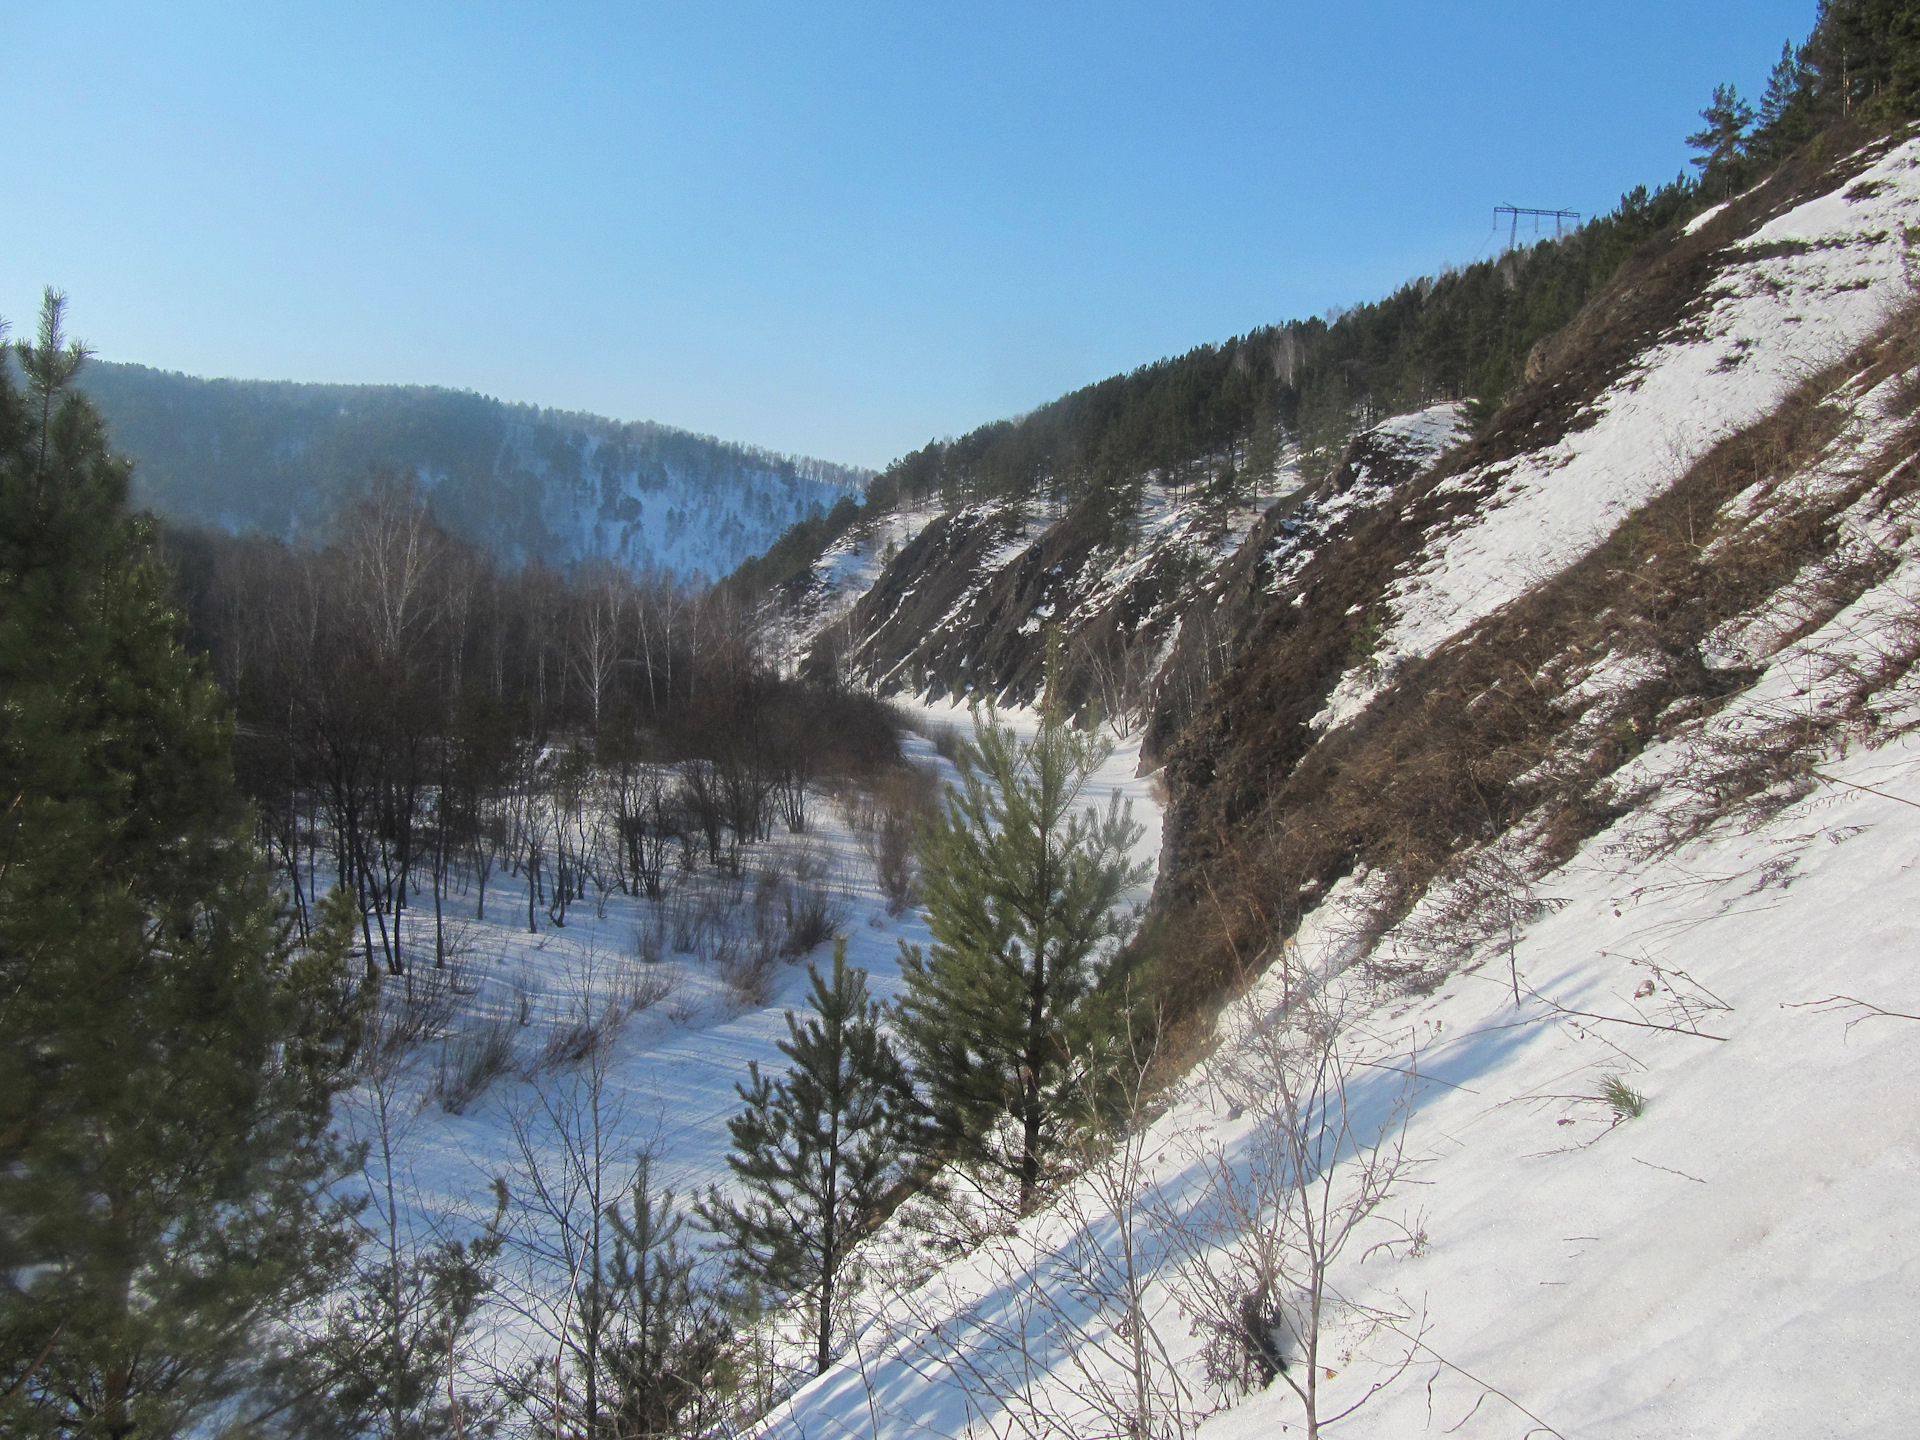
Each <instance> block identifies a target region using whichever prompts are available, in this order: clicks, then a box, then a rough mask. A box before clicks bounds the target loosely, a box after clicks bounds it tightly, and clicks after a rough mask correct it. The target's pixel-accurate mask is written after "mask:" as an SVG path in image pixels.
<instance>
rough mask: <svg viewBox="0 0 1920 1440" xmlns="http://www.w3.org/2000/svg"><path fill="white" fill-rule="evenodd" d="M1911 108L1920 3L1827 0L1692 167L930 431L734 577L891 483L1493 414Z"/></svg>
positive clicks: (1098, 481)
mask: <svg viewBox="0 0 1920 1440" xmlns="http://www.w3.org/2000/svg"><path fill="white" fill-rule="evenodd" d="M1916 114H1920V19H1917V18H1916V16H1915V12H1914V8H1913V6H1912V5H1911V4H1909V3H1906V0H1821V4H1820V8H1819V13H1818V17H1817V19H1816V21H1815V24H1814V26H1813V29H1812V32H1811V33H1810V35H1809V36H1808V38H1807V40H1806V41H1805V42H1804V43H1803V44H1799V45H1794V44H1792V43H1790V42H1789V43H1787V44H1786V45H1785V47H1784V51H1783V54H1782V56H1781V59H1780V61H1779V63H1778V64H1777V65H1776V66H1775V68H1774V70H1773V73H1772V75H1771V77H1770V80H1769V84H1768V87H1767V90H1766V93H1765V95H1764V96H1763V97H1761V100H1760V104H1759V106H1758V108H1756V107H1755V106H1754V105H1752V104H1749V103H1748V102H1747V101H1745V100H1743V99H1742V98H1741V97H1740V96H1739V95H1738V94H1737V93H1736V92H1735V90H1734V89H1733V87H1731V86H1724V85H1723V86H1720V87H1718V88H1717V89H1716V91H1715V93H1714V96H1713V100H1712V102H1711V103H1710V104H1709V105H1708V107H1707V108H1706V110H1704V111H1703V112H1702V119H1703V121H1704V125H1703V128H1702V129H1701V130H1700V131H1699V132H1697V133H1696V134H1694V135H1692V136H1689V137H1688V142H1689V144H1690V145H1691V146H1692V147H1693V148H1694V149H1695V150H1696V151H1697V152H1698V154H1697V157H1696V159H1695V160H1694V162H1693V171H1694V173H1693V174H1691V175H1686V174H1683V175H1680V176H1677V177H1676V178H1674V179H1673V180H1670V181H1667V182H1666V183H1664V184H1661V185H1658V186H1655V187H1652V188H1649V187H1648V186H1646V185H1641V186H1637V187H1635V188H1634V189H1633V190H1632V191H1630V192H1628V193H1627V194H1626V195H1624V196H1622V197H1621V200H1620V203H1619V205H1618V206H1616V207H1615V208H1614V210H1613V211H1611V212H1610V213H1608V214H1606V215H1603V216H1599V217H1596V218H1594V219H1591V220H1589V221H1587V222H1586V223H1584V224H1582V225H1579V226H1578V227H1577V228H1575V229H1573V230H1572V231H1571V232H1570V233H1569V234H1567V235H1565V236H1562V237H1557V238H1554V239H1548V240H1541V241H1539V242H1538V243H1535V244H1531V245H1526V246H1522V247H1520V248H1516V249H1513V250H1509V251H1506V252H1505V253H1502V254H1500V255H1498V256H1496V257H1494V258H1491V259H1487V260H1481V261H1477V262H1475V263H1473V264H1469V265H1466V266H1463V267H1459V268H1449V269H1447V270H1445V271H1443V272H1442V273H1440V274H1438V275H1434V276H1424V277H1421V278H1419V279H1416V280H1412V281H1409V282H1408V283H1407V284H1405V285H1403V286H1401V287H1400V288H1399V289H1398V290H1396V291H1394V293H1393V294H1391V295H1389V296H1387V297H1385V298H1384V299H1381V300H1374V301H1367V302H1363V303H1360V304H1356V305H1354V306H1352V307H1351V308H1347V309H1338V308H1336V309H1335V310H1332V311H1329V312H1328V314H1327V315H1326V316H1315V317H1310V318H1307V319H1302V320H1290V321H1286V322H1284V323H1280V324H1274V325H1265V326H1260V327H1257V328H1255V329H1252V330H1249V331H1248V332H1247V333H1245V334H1244V335H1239V336H1235V337H1233V338H1231V339H1228V340H1226V341H1223V342H1221V343H1219V344H1215V345H1202V346H1198V347H1196V348H1195V349H1193V350H1190V351H1188V352H1187V353H1186V354H1185V355H1180V356H1174V357H1169V358H1167V359H1164V360H1159V361H1155V362H1152V363H1150V364H1146V365H1142V366H1140V367H1139V368H1137V369H1135V370H1132V371H1130V372H1128V373H1126V374H1124V375H1114V376H1110V377H1109V378H1107V379H1105V380H1101V381H1097V382H1095V383H1094V384H1091V385H1088V386H1085V387H1083V388H1081V389H1079V390H1076V391H1073V392H1072V393H1070V394H1068V395H1064V396H1062V397H1061V398H1059V399H1057V400H1053V401H1049V402H1048V403H1047V404H1044V405H1042V406H1040V407H1039V408H1037V409H1035V410H1033V411H1032V412H1030V413H1029V414H1027V415H1024V416H1021V417H1018V418H1016V419H1007V420H996V421H993V422H990V423H988V424H985V425H982V426H979V427H978V428H976V429H974V430H971V431H969V432H967V433H966V434H965V435H962V436H960V437H959V438H957V439H942V440H934V441H931V442H930V443H928V444H927V445H925V446H923V447H922V448H920V449H919V450H916V451H914V452H912V453H910V454H908V455H905V456H902V457H901V458H900V459H898V460H896V461H894V462H893V463H892V464H891V465H889V466H888V467H887V468H886V469H885V470H883V471H882V472H881V473H880V474H879V475H878V476H876V477H874V479H873V480H872V481H871V482H870V483H869V484H868V486H867V491H866V499H865V505H864V507H862V508H861V509H859V510H856V509H855V508H854V507H852V506H851V505H849V506H844V507H841V508H840V510H839V511H838V512H837V514H836V515H834V516H831V517H824V518H810V519H809V520H808V521H806V522H804V523H803V524H801V525H799V526H796V527H795V528H794V529H793V530H792V531H790V532H788V533H787V534H786V535H784V536H782V537H781V540H780V541H779V542H778V543H777V544H776V545H775V546H773V547H772V549H771V550H769V552H768V553H767V554H766V555H765V556H762V557H759V558H757V559H755V560H754V561H751V562H749V563H748V564H747V565H745V566H743V567H742V568H741V570H740V572H739V574H738V576H737V577H736V583H738V584H740V585H742V586H744V587H746V588H748V589H766V588H770V587H772V586H775V585H779V584H782V583H785V582H787V581H789V580H791V579H792V578H793V577H794V575H795V574H796V572H798V571H799V570H802V569H804V567H805V566H806V565H807V564H809V563H811V561H812V560H813V559H814V558H816V557H817V556H818V555H819V554H820V553H821V551H823V550H824V549H825V548H826V546H827V545H829V544H831V543H832V541H833V540H834V539H835V538H837V537H838V536H839V535H840V534H842V533H844V532H845V531H846V530H847V529H848V528H850V527H851V526H852V525H853V524H854V523H856V522H857V521H858V520H859V519H861V518H870V517H871V516H873V515H874V514H876V513H878V512H880V511H884V510H888V509H891V508H893V507H894V506H895V505H897V504H898V503H900V502H901V501H903V500H904V501H926V500H929V499H932V500H937V501H938V502H939V503H940V504H941V505H943V506H947V507H953V506H958V505H962V504H966V503H968V502H971V501H977V500H988V499H1010V498H1011V499H1018V498H1020V497H1023V496H1041V495H1046V496H1049V497H1052V498H1060V499H1066V500H1069V501H1075V502H1083V503H1086V504H1088V505H1089V506H1090V507H1091V509H1092V510H1093V511H1094V512H1096V513H1098V514H1102V515H1104V514H1108V513H1111V512H1114V511H1116V510H1118V511H1122V512H1124V511H1125V510H1126V509H1127V508H1128V507H1130V506H1131V505H1133V504H1135V503H1137V497H1138V486H1139V484H1140V482H1141V481H1142V480H1143V479H1144V478H1145V477H1147V476H1149V475H1153V474H1159V475H1161V476H1164V477H1167V478H1168V479H1170V480H1171V481H1173V482H1174V483H1176V484H1185V483H1193V482H1195V481H1206V480H1214V481H1217V482H1220V483H1224V484H1225V485H1227V486H1229V487H1231V485H1232V484H1233V483H1234V481H1235V474H1234V472H1235V471H1236V470H1237V469H1248V468H1253V469H1259V468H1262V467H1270V466H1271V465H1272V463H1273V460H1274V458H1275V457H1276V455H1277V453H1278V451H1279V448H1280V447H1281V446H1282V445H1283V444H1286V443H1291V444H1294V445H1296V446H1297V447H1298V449H1299V452H1300V458H1301V469H1302V472H1303V474H1304V476H1305V477H1306V478H1307V479H1309V480H1311V479H1317V478H1319V476H1321V475H1323V474H1324V473H1326V471H1328V470H1329V469H1331V468H1332V467H1333V466H1334V465H1336V464H1337V463H1338V461H1339V459H1340V456H1341V453H1342V451H1343V450H1344V448H1345V446H1346V443H1347V441H1348V440H1349V439H1350V438H1351V437H1352V436H1353V434H1354V433H1356V431H1358V430H1360V429H1363V428H1365V427H1366V426H1367V425H1368V424H1370V423H1372V422H1373V421H1374V420H1376V419H1378V418H1380V417H1382V416H1386V415H1393V414H1400V413H1404V412H1406V411H1409V410H1414V409H1417V408H1419V407H1420V406H1422V405H1426V404H1430V403H1432V402H1434V401H1439V400H1460V401H1469V402H1471V403H1472V405H1473V414H1474V415H1475V416H1476V418H1478V419H1480V420H1483V421H1484V420H1486V419H1489V418H1491V416H1492V415H1493V413H1494V412H1495V411H1496V410H1497V409H1498V408H1499V406H1500V404H1501V403H1502V402H1503V401H1504V400H1505V398H1506V397H1507V396H1508V395H1509V394H1510V393H1511V392H1512V391H1513V389H1514V387H1515V386H1516V385H1517V384H1519V383H1520V382H1521V381H1522V380H1523V379H1524V378H1525V377H1526V373H1527V365H1528V360H1529V357H1530V356H1532V355H1533V353H1534V351H1535V347H1537V346H1539V345H1540V344H1541V342H1542V341H1543V340H1546V339H1547V338H1548V337H1550V336H1552V335H1553V334H1555V333H1556V332H1557V331H1559V330H1561V329H1563V328H1564V327H1565V326H1566V325H1567V324H1568V323H1569V322H1571V321H1572V320H1573V318H1574V317H1575V316H1576V315H1577V314H1578V313H1579V312H1580V310H1581V308H1582V307H1583V306H1584V305H1585V304H1586V303H1587V302H1588V301H1589V300H1590V299H1592V298H1593V296H1594V295H1596V294H1597V293H1598V292H1599V291H1600V289H1601V287H1603V286H1604V285H1605V284H1606V282H1607V281H1608V280H1609V279H1610V278H1611V277H1612V276H1613V275H1614V274H1615V273H1616V272H1617V271H1618V270H1619V268H1620V266H1621V265H1622V264H1623V263H1624V262H1625V261H1626V260H1627V259H1628V258H1629V257H1631V256H1633V255H1634V254H1635V253H1636V252H1638V251H1640V250H1641V249H1642V248H1643V247H1645V246H1646V245H1648V244H1649V242H1652V241H1654V240H1656V239H1657V238H1658V237H1660V236H1662V235H1666V234H1670V233H1671V232H1672V231H1673V230H1674V229H1675V228H1676V227H1678V226H1680V225H1682V224H1684V223H1685V222H1686V221H1688V220H1690V219H1691V218H1693V217H1694V216H1695V215H1698V214H1699V213H1700V212H1701V211H1703V210H1705V209H1706V208H1707V207H1708V206H1710V205H1714V204H1717V203H1719V202H1720V201H1722V200H1724V199H1726V198H1727V197H1728V196H1729V195H1730V194H1732V193H1734V192H1736V191H1738V190H1740V189H1743V188H1745V187H1746V186H1747V185H1750V184H1752V183H1753V182H1754V181H1755V180H1757V179H1759V178H1760V177H1761V176H1762V175H1763V174H1765V173H1766V172H1767V171H1768V170H1769V169H1771V168H1772V167H1774V166H1776V165H1778V164H1779V163H1781V162H1782V161H1783V160H1785V159H1786V158H1787V157H1788V156H1789V155H1790V154H1791V153H1792V152H1793V151H1794V150H1795V149H1797V148H1798V147H1800V146H1802V145H1805V144H1807V143H1809V142H1810V141H1813V140H1814V139H1815V138H1816V137H1818V136H1820V135H1821V134H1822V133H1823V132H1825V131H1827V130H1829V129H1831V128H1832V127H1835V126H1847V127H1851V128H1852V130H1853V132H1854V133H1856V134H1858V135H1860V136H1865V135H1866V134H1868V133H1871V132H1872V131H1873V130H1874V129H1875V128H1878V127H1884V126H1886V125H1888V124H1891V123H1894V122H1897V121H1900V120H1903V119H1908V118H1911V117H1913V116H1914V115H1916Z"/></svg>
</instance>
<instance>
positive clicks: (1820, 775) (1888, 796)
mask: <svg viewBox="0 0 1920 1440" xmlns="http://www.w3.org/2000/svg"><path fill="white" fill-rule="evenodd" d="M1812 774H1813V777H1814V778H1815V779H1816V780H1824V781H1826V782H1827V783H1828V784H1829V785H1844V786H1846V787H1847V788H1848V789H1849V790H1864V791H1865V792H1866V793H1867V794H1869V795H1878V796H1879V797H1880V798H1881V799H1882V800H1895V801H1898V802H1899V803H1900V804H1902V805H1911V806H1913V808H1914V809H1916V810H1920V800H1909V799H1907V797H1906V796H1904V795H1894V794H1892V793H1890V792H1888V791H1886V790H1876V789H1874V788H1873V786H1871V785H1856V784H1854V783H1853V781H1851V780H1842V779H1841V778H1840V777H1839V776H1838V775H1829V774H1827V773H1826V771H1824V770H1815V771H1813V772H1812Z"/></svg>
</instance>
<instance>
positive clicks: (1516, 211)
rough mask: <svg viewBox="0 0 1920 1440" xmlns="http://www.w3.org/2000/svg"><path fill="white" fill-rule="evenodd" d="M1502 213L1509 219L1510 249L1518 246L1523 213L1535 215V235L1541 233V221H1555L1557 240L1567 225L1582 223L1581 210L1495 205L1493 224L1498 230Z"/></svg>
mask: <svg viewBox="0 0 1920 1440" xmlns="http://www.w3.org/2000/svg"><path fill="white" fill-rule="evenodd" d="M1502 215H1505V216H1506V217H1507V220H1508V225H1507V249H1509V250H1512V249H1514V248H1516V247H1517V246H1518V244H1519V241H1520V217H1521V216H1522V215H1531V216H1533V233H1534V234H1535V235H1538V234H1539V233H1540V222H1541V221H1543V220H1551V221H1553V238H1554V239H1556V240H1558V239H1559V238H1560V236H1561V233H1562V231H1563V229H1564V227H1565V226H1566V225H1568V224H1574V225H1578V224H1579V223H1580V212H1579V211H1578V210H1535V209H1532V208H1530V207H1528V206H1525V205H1496V206H1494V207H1493V224H1494V228H1495V229H1496V230H1497V229H1498V228H1499V226H1500V217H1501V216H1502Z"/></svg>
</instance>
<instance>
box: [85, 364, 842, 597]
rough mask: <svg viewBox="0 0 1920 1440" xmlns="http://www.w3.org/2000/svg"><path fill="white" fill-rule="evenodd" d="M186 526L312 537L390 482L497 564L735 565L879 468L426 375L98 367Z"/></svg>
mask: <svg viewBox="0 0 1920 1440" xmlns="http://www.w3.org/2000/svg"><path fill="white" fill-rule="evenodd" d="M79 383H80V384H81V386H82V388H83V389H84V390H85V392H86V393H87V394H88V395H89V396H91V397H92V398H93V400H94V401H95V403H96V404H98V405H99V407H100V409H101V412H102V413H103V414H104V416H105V417H106V419H107V422H108V423H109V424H110V425H111V426H112V427H113V433H114V436H115V443H116V444H117V445H119V446H120V447H121V448H122V449H123V450H124V451H125V453H127V454H129V455H131V456H133V457H134V459H135V460H136V461H137V462H138V463H137V468H136V470H135V479H134V488H133V492H132V499H133V501H134V503H135V504H137V505H140V506H142V507H143V508H147V509H151V510H153V511H155V512H156V513H158V514H160V515H162V516H164V517H166V518H167V519H169V520H172V521H174V522H175V523H178V524H189V525H192V524H198V525H215V526H219V527H222V528H224V529H228V530H233V531H249V532H257V533H261V534H266V535H273V536H278V537H280V538H282V539H289V540H293V539H298V540H302V541H305V542H307V543H315V542H317V541H319V540H321V539H323V538H324V536H325V530H326V526H327V524H328V522H329V520H330V518H331V517H332V516H333V515H334V514H335V513H336V512H337V511H338V510H340V509H341V508H342V507H343V506H345V505H348V504H350V503H351V502H352V501H353V500H354V499H355V498H357V497H359V496H362V495H364V494H366V493H368V492H369V490H370V489H371V488H372V487H373V486H374V485H375V484H377V483H379V482H381V481H382V480H383V479H384V480H394V479H404V478H407V477H412V478H414V479H415V480H417V481H418V483H419V485H420V487H421V489H422V493H423V494H430V495H431V500H432V505H433V509H434V513H435V515H436V517H437V518H438V519H439V521H440V523H441V524H442V525H444V526H445V527H447V528H448V529H449V530H450V531H452V532H453V533H454V534H456V535H458V536H460V537H461V538H462V539H464V540H466V541H468V542H470V543H472V544H475V545H478V546H480V547H482V548H483V549H485V550H487V551H488V552H489V553H491V554H492V555H494V556H495V557H496V558H498V559H500V560H502V561H504V562H506V563H509V564H519V563H521V562H523V561H526V560H541V561H544V562H546V563H548V564H554V565H566V564H570V563H573V562H576V561H579V560H582V559H588V558H594V557H600V558H609V559H615V560H619V561H621V562H622V563H625V564H627V565H629V566H631V567H633V568H649V567H651V568H659V569H662V570H666V571H670V572H678V573H680V574H683V575H691V574H694V573H700V572H704V573H706V574H709V575H711V574H717V573H723V572H724V571H726V570H728V569H731V568H732V567H733V566H734V565H735V564H737V563H738V562H739V560H740V559H741V558H742V557H744V556H746V555H749V554H751V553H753V552H754V551H756V550H758V549H761V548H763V547H764V546H765V545H766V544H767V543H768V540H769V538H770V537H771V536H772V535H774V534H777V533H778V532H779V531H780V530H781V529H782V528H784V527H785V526H787V525H789V524H791V523H792V522H793V521H795V520H797V519H800V518H803V517H805V516H806V515H808V514H809V513H811V512H813V511H816V510H825V509H827V508H828V507H830V506H832V505H833V503H834V501H835V500H836V499H838V498H839V497H840V496H841V495H844V494H846V493H849V492H851V491H857V490H858V488H859V487H860V485H861V484H862V483H863V482H864V481H865V479H866V478H867V472H865V471H863V470H859V469H855V468H851V467H846V466H840V465H835V464H832V463H830V462H827V461H822V460H814V459H810V458H807V457H805V456H791V455H780V454H775V453H773V452H771V451H767V450H762V449H759V448H757V447H754V446H751V445H741V444H736V443H733V442H729V441H723V440H717V439H714V438H713V437H712V436H707V435H696V434H692V433H690V432H688V431H685V430H676V429H674V428H672V427H670V426H666V425H658V424H653V423H651V422H640V423H624V422H621V421H616V420H608V419H604V418H602V417H600V416H596V415H586V414H579V413H574V412H568V411H558V410H543V409H540V408H537V407H535V406H531V405H511V404H506V403H503V402H501V401H499V400H495V399H492V398H490V397H488V396H484V395H478V394H474V393H472V392H470V391H459V390H446V389H439V388H435V387H431V386H419V385H318V384H299V383H294V382H290V381H262V380H206V379H199V378H196V377H193V376H189V375H180V374H175V373H172V372H168V371H162V370H155V369H152V368H149V367H147V366H144V365H126V364H109V363H102V362H98V361H96V362H94V363H93V364H90V365H89V366H88V368H87V370H86V371H85V372H84V373H83V375H82V376H81V379H80V381H79Z"/></svg>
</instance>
